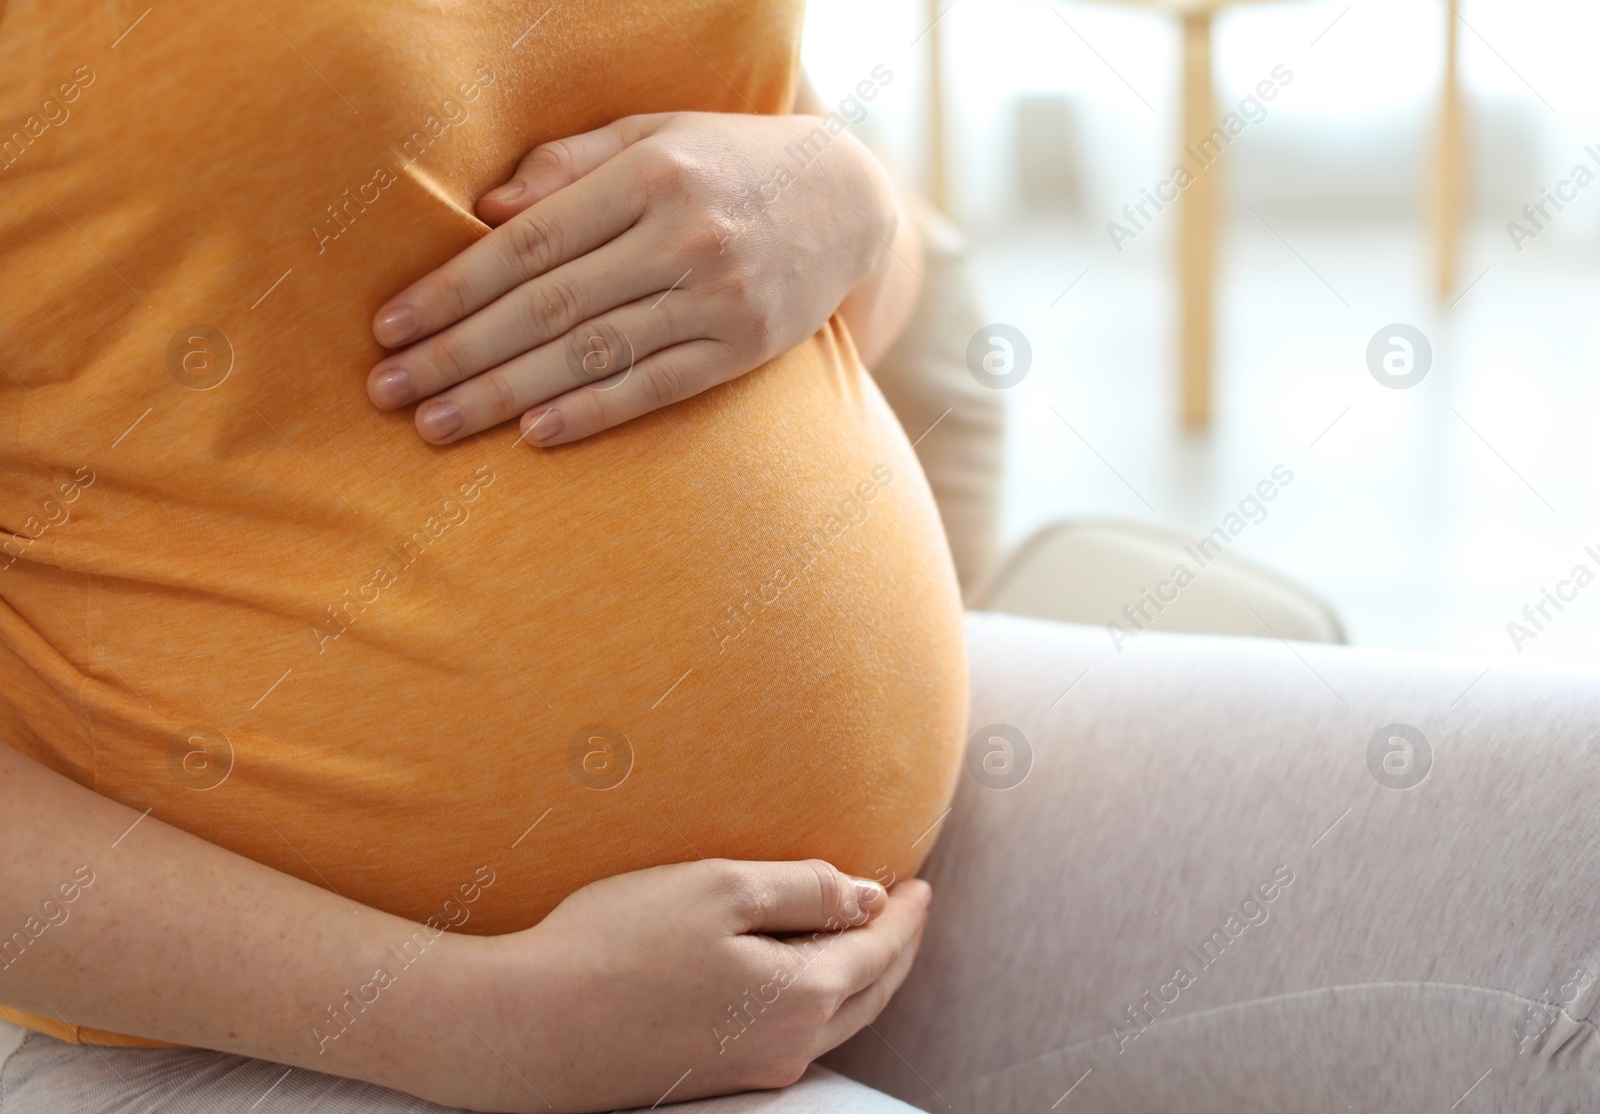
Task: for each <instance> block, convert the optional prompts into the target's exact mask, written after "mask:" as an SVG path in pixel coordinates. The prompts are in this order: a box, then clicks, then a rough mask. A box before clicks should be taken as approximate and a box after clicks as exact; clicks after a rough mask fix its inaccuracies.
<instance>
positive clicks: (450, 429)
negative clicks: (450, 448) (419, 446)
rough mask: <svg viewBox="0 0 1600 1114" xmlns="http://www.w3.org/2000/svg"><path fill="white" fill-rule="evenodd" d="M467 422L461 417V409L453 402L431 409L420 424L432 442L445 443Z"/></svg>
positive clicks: (423, 432) (425, 413)
mask: <svg viewBox="0 0 1600 1114" xmlns="http://www.w3.org/2000/svg"><path fill="white" fill-rule="evenodd" d="M465 421H466V419H465V418H463V417H462V415H461V407H459V406H457V405H456V404H455V403H453V402H441V403H440V404H439V405H437V406H431V407H429V408H428V409H427V411H426V412H424V413H423V415H422V417H421V418H420V419H419V422H418V424H419V425H420V427H421V429H422V435H423V436H424V437H426V438H428V439H429V440H430V441H443V440H444V439H445V438H446V437H449V436H450V435H451V434H452V433H454V432H455V431H456V430H458V429H460V428H461V426H462V425H463V424H464V423H465Z"/></svg>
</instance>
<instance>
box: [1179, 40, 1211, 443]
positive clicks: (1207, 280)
mask: <svg viewBox="0 0 1600 1114" xmlns="http://www.w3.org/2000/svg"><path fill="white" fill-rule="evenodd" d="M1216 126H1217V116H1216V106H1215V94H1214V93H1213V87H1212V77H1211V16H1210V15H1209V13H1191V14H1188V15H1185V16H1184V17H1183V130H1182V133H1181V138H1182V140H1183V143H1184V144H1185V145H1187V146H1188V147H1190V148H1191V149H1194V150H1199V146H1198V142H1199V140H1200V138H1201V137H1203V136H1206V135H1209V134H1210V133H1211V131H1212V129H1214V128H1215V127H1216ZM1178 161H1179V162H1180V163H1182V164H1184V165H1186V166H1189V167H1191V168H1192V167H1193V165H1194V163H1193V161H1192V160H1190V159H1189V158H1188V157H1187V156H1186V155H1185V154H1184V153H1183V152H1181V151H1180V153H1179V159H1178ZM1221 177H1222V160H1221V159H1220V158H1219V159H1217V160H1216V161H1214V162H1213V163H1211V165H1209V166H1207V167H1205V168H1204V169H1203V170H1201V171H1199V173H1198V175H1197V177H1196V178H1195V180H1194V181H1193V182H1192V183H1190V185H1189V187H1188V188H1187V189H1185V190H1184V191H1183V195H1182V197H1183V199H1182V202H1181V205H1180V209H1179V214H1178V215H1179V226H1178V298H1179V326H1178V366H1179V374H1180V379H1179V395H1180V399H1181V412H1182V417H1183V424H1184V425H1185V426H1188V427H1189V428H1191V429H1204V428H1206V427H1207V426H1209V425H1210V424H1211V364H1212V344H1213V314H1214V312H1215V290H1216V269H1217V235H1218V224H1219V222H1220V220H1221V216H1222V214H1221V204H1220V199H1221V196H1222V183H1221Z"/></svg>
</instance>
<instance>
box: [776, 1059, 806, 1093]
mask: <svg viewBox="0 0 1600 1114" xmlns="http://www.w3.org/2000/svg"><path fill="white" fill-rule="evenodd" d="M810 1066H811V1064H810V1063H809V1062H808V1061H807V1060H806V1058H805V1057H804V1056H793V1055H791V1056H785V1057H783V1058H782V1059H780V1060H779V1062H778V1063H776V1064H774V1065H773V1066H772V1083H771V1086H772V1087H773V1088H782V1087H791V1086H793V1085H794V1084H796V1083H798V1082H800V1077H801V1076H803V1075H804V1074H805V1073H806V1068H808V1067H810Z"/></svg>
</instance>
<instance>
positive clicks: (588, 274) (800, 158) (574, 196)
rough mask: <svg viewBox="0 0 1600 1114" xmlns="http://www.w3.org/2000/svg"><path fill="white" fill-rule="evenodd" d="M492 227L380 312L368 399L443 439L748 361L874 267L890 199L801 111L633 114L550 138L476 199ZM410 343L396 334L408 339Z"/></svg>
mask: <svg viewBox="0 0 1600 1114" xmlns="http://www.w3.org/2000/svg"><path fill="white" fill-rule="evenodd" d="M479 213H480V215H481V216H482V217H483V219H484V220H485V221H486V222H488V223H489V224H491V225H494V226H496V227H495V228H494V229H493V230H492V231H491V232H490V233H489V234H488V235H486V236H485V237H483V239H481V240H480V241H479V242H478V243H476V244H474V245H473V246H471V247H470V248H468V249H466V250H465V251H463V252H462V253H461V254H460V255H458V256H456V257H455V258H454V259H452V260H451V261H450V262H448V263H446V264H445V265H444V266H442V267H440V268H439V269H437V270H435V271H433V272H432V273H430V274H428V275H426V276H424V277H423V278H422V279H421V280H419V281H418V282H415V283H413V284H412V285H411V286H409V287H407V288H406V289H405V290H403V291H401V292H400V293H399V294H397V295H396V296H395V297H394V298H392V299H391V300H390V301H389V302H388V303H386V304H385V305H384V306H383V308H382V309H380V310H379V311H378V313H377V315H376V318H375V319H374V325H373V333H374V335H375V336H376V337H377V339H378V341H379V342H380V343H381V344H383V345H385V346H386V347H390V348H400V351H397V352H395V353H393V354H392V355H390V356H388V357H387V358H385V359H384V360H383V361H382V362H380V363H379V364H378V365H377V367H375V368H374V369H373V370H372V372H371V374H370V376H369V378H368V383H367V389H368V394H369V395H370V397H371V398H372V401H373V402H374V403H375V404H376V405H378V406H380V407H383V408H384V409H395V408H397V407H400V406H404V405H406V404H408V403H411V402H415V401H418V400H426V401H424V402H423V403H422V405H421V406H419V407H418V408H417V414H416V425H417V430H418V432H419V433H420V434H421V435H422V436H423V438H424V439H425V440H427V441H430V442H432V443H434V444H448V443H450V442H452V441H456V440H459V439H460V438H462V437H465V436H468V435H469V434H472V433H475V432H477V431H479V430H482V429H486V428H488V427H490V426H493V425H497V424H499V423H501V422H505V421H509V420H510V419H512V418H517V417H521V418H522V428H523V431H524V436H525V437H526V438H527V439H528V440H530V441H533V442H535V443H537V444H541V445H556V444H562V443H564V442H568V441H573V440H576V439H578V438H581V437H586V436H589V435H590V434H593V433H596V432H598V431H600V430H602V429H606V428H609V427H611V426H614V425H617V424H619V423H621V422H624V421H627V420H629V419H631V418H634V417H638V416H639V415H641V414H646V413H649V412H650V411H651V410H652V409H655V408H658V407H661V406H665V405H667V404H668V403H671V402H676V401H678V400H680V399H683V398H687V397H689V396H690V395H694V394H698V393H699V392H701V391H704V390H706V389H707V388H709V387H712V386H714V385H716V384H718V383H722V382H725V381H727V380H729V379H733V378H735V377H737V376H739V375H743V374H744V373H745V372H748V371H750V370H752V369H754V368H756V367H758V366H760V365H761V364H762V363H764V362H766V361H767V360H769V359H771V358H772V357H773V356H776V355H778V354H780V353H782V352H785V351H787V350H788V349H790V348H792V347H794V346H795V345H797V344H799V343H800V342H801V341H802V340H804V339H805V338H806V337H807V336H809V335H811V334H812V333H813V332H815V331H816V330H817V329H818V328H820V327H821V326H822V325H823V323H824V322H826V321H827V319H828V317H829V316H830V315H832V314H833V312H834V311H835V310H836V309H837V308H838V307H839V304H840V303H841V302H842V301H843V300H844V298H845V297H846V296H847V295H848V294H849V293H850V292H851V291H852V290H853V289H854V288H855V287H856V286H857V285H858V284H860V283H861V282H862V281H863V279H865V278H866V277H867V276H868V275H869V274H871V273H872V272H873V271H874V269H875V268H877V267H878V266H879V263H880V261H881V260H882V259H883V258H884V257H885V253H886V252H887V251H888V250H889V244H890V243H891V242H892V241H893V238H894V232H895V225H896V220H897V205H896V202H895V199H894V194H893V190H892V188H891V186H890V185H889V183H888V180H887V178H886V177H885V176H884V174H883V172H882V170H881V168H880V167H879V166H878V164H877V162H876V161H875V160H874V159H873V157H872V156H871V155H870V154H869V153H868V152H867V151H866V149H865V148H863V147H862V146H861V145H860V144H859V143H857V142H856V141H855V140H854V139H852V138H851V137H850V136H849V135H846V134H839V135H833V134H831V133H830V131H829V129H828V127H827V126H826V124H825V122H824V121H823V120H821V119H819V118H816V117H809V116H756V115H736V114H724V113H699V112H676V113H662V114H657V115H650V116H629V117H625V118H623V119H621V120H618V121H617V122H616V123H614V124H611V125H609V126H608V127H604V128H600V129H598V130H597V131H592V132H587V133H585V134H583V135H578V136H574V137H572V138H570V139H563V140H557V141H555V142H552V143H546V144H543V145H541V146H539V147H537V148H535V149H534V150H533V151H532V152H530V153H529V154H528V155H527V157H526V158H524V159H523V160H522V163H521V165H520V166H519V167H518V168H517V171H516V174H515V175H514V176H513V178H512V179H511V181H510V182H508V183H507V184H506V185H504V186H501V187H499V188H498V189H496V190H494V191H491V192H490V193H489V194H488V195H486V196H485V197H484V198H483V199H482V201H481V202H480V203H479ZM402 346H404V347H402Z"/></svg>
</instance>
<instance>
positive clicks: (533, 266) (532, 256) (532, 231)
mask: <svg viewBox="0 0 1600 1114" xmlns="http://www.w3.org/2000/svg"><path fill="white" fill-rule="evenodd" d="M502 227H503V228H504V229H505V237H506V244H507V246H509V247H510V249H511V253H512V256H513V258H514V260H515V262H516V263H517V264H518V265H519V266H520V267H521V268H522V269H523V273H524V274H538V273H540V272H543V271H544V270H546V269H547V268H548V267H549V266H550V265H551V263H552V262H553V261H554V260H555V259H558V258H559V257H560V253H561V238H560V232H559V231H558V230H557V228H556V226H555V225H553V224H551V223H550V222H549V221H548V220H546V219H545V218H544V217H543V216H541V215H540V214H539V212H538V210H537V209H529V210H527V211H526V212H524V213H521V214H519V215H518V216H517V217H516V218H514V219H513V220H511V221H510V222H509V223H508V224H505V225H503V226H502Z"/></svg>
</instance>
